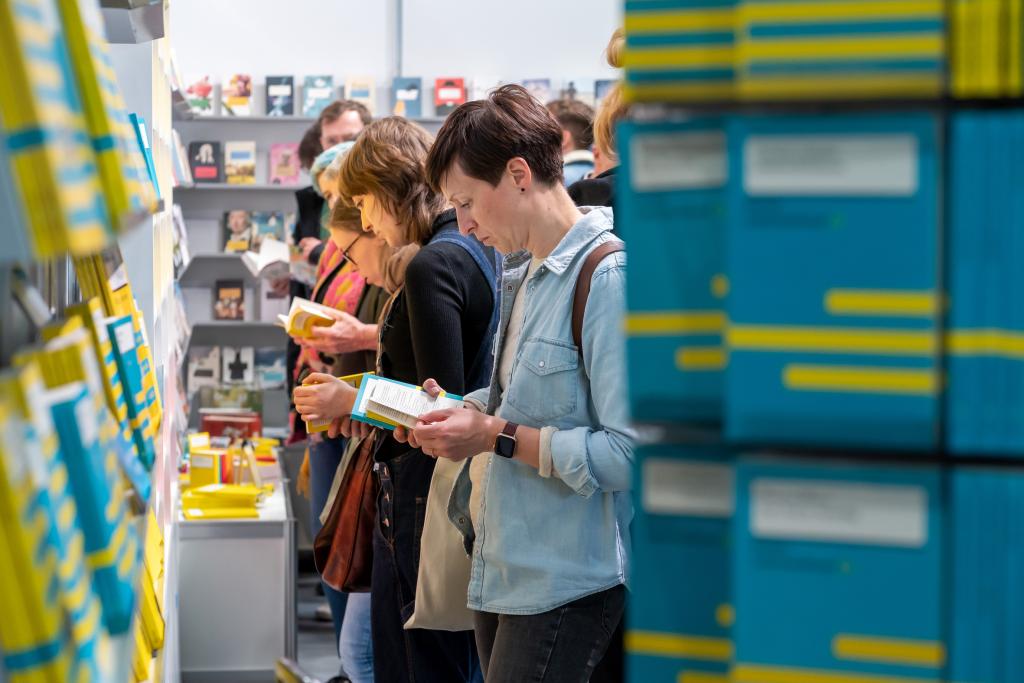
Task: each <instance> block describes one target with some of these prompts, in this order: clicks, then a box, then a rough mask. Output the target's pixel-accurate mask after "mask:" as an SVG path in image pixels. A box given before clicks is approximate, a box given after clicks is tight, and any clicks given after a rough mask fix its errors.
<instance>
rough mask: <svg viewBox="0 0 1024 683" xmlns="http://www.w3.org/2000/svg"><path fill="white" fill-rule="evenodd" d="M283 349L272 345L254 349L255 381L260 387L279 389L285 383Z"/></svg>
mask: <svg viewBox="0 0 1024 683" xmlns="http://www.w3.org/2000/svg"><path fill="white" fill-rule="evenodd" d="M285 355H286V353H285V350H284V349H283V348H280V349H279V348H277V347H274V346H269V347H264V348H259V349H256V352H255V356H254V358H255V363H256V383H257V385H259V387H260V388H261V389H280V388H282V387H284V385H285V373H286V369H285V360H286V358H285Z"/></svg>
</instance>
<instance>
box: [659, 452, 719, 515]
mask: <svg viewBox="0 0 1024 683" xmlns="http://www.w3.org/2000/svg"><path fill="white" fill-rule="evenodd" d="M733 483H734V469H733V467H732V466H731V465H725V464H721V463H712V462H694V461H692V460H691V461H680V460H670V459H668V458H650V459H648V460H645V461H644V464H643V506H644V511H645V512H648V513H650V514H655V515H689V516H694V517H731V516H732V514H733V510H734V509H735V493H734V489H733Z"/></svg>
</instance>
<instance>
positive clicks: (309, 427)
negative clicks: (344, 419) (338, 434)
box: [302, 372, 373, 434]
mask: <svg viewBox="0 0 1024 683" xmlns="http://www.w3.org/2000/svg"><path fill="white" fill-rule="evenodd" d="M372 376H373V373H372V372H360V373H359V374H357V375H346V376H345V377H339V378H338V379H340V380H341V381H342V382H348V383H349V384H351V385H352V386H353V387H355V388H356V389H358V388H359V385H360V384H362V382H363V379H364V378H366V377H372ZM302 384H303V386H305V385H307V384H310V382H309V381H308V380H307V381H305V382H303V383H302ZM305 422H306V433H307V434H316V433H317V432H326V431H327V430H328V429H329V428H330V426H331V423H332V422H334V420H331V419H330V418H324V419H320V420H306V421H305Z"/></svg>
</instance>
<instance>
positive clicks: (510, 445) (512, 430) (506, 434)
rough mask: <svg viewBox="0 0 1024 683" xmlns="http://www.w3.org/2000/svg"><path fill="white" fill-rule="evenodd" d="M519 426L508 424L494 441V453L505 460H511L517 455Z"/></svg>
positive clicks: (513, 423)
mask: <svg viewBox="0 0 1024 683" xmlns="http://www.w3.org/2000/svg"><path fill="white" fill-rule="evenodd" d="M517 429H519V425H517V424H516V423H515V422H506V423H505V426H504V428H502V430H501V432H500V433H499V434H498V437H497V438H496V439H495V440H494V452H495V453H496V454H497V455H500V456H501V457H503V458H511V457H512V456H513V455H515V454H516V430H517Z"/></svg>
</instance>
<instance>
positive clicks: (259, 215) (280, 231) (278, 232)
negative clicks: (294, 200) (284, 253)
mask: <svg viewBox="0 0 1024 683" xmlns="http://www.w3.org/2000/svg"><path fill="white" fill-rule="evenodd" d="M251 218H252V238H251V239H250V240H249V250H250V251H259V250H260V245H261V244H263V240H264V238H266V237H271V238H273V239H276V240H277V241H279V242H281V243H282V244H284V243H285V242H286V240H285V220H286V219H285V214H284V213H282V212H280V211H253V212H252V214H251Z"/></svg>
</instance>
